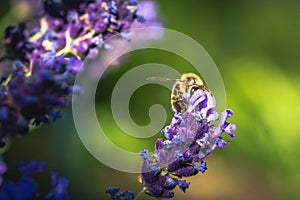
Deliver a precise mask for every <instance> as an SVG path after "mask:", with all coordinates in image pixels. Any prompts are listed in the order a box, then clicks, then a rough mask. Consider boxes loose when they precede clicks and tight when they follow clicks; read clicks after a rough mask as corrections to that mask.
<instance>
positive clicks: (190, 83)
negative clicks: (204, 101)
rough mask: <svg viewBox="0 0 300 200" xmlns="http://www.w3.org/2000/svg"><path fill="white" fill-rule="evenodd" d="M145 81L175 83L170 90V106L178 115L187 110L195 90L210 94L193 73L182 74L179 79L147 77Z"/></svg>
mask: <svg viewBox="0 0 300 200" xmlns="http://www.w3.org/2000/svg"><path fill="white" fill-rule="evenodd" d="M147 80H157V81H176V82H175V84H174V85H173V89H172V94H171V105H172V108H175V109H176V110H177V112H179V113H183V112H185V111H186V110H187V109H188V106H189V103H188V100H189V98H190V97H191V96H192V95H193V94H194V92H195V91H196V90H199V89H201V90H206V91H208V92H209V93H210V90H209V89H207V87H206V86H205V85H204V83H203V81H202V79H201V78H200V77H199V76H198V75H196V74H194V73H186V74H182V76H181V77H180V79H172V78H163V77H149V78H147Z"/></svg>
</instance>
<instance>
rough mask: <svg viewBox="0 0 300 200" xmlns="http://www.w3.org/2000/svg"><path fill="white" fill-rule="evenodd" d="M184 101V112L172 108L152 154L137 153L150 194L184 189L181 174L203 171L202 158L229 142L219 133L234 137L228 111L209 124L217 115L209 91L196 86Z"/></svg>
mask: <svg viewBox="0 0 300 200" xmlns="http://www.w3.org/2000/svg"><path fill="white" fill-rule="evenodd" d="M186 100H187V102H189V107H188V109H187V111H186V112H184V113H177V111H176V110H175V109H174V110H173V112H174V117H173V119H172V121H171V124H170V125H169V126H167V127H166V128H164V129H163V130H162V133H163V134H164V136H165V139H158V140H157V141H156V145H155V150H156V152H155V154H153V155H151V156H148V151H147V150H143V151H142V152H141V154H140V155H141V156H142V158H143V164H142V169H141V171H142V173H141V176H142V183H143V186H144V187H145V188H146V193H147V194H149V195H151V196H155V197H159V198H172V197H173V196H174V192H173V189H174V188H175V187H176V186H178V187H179V188H180V189H181V190H182V191H183V192H185V191H186V189H187V188H188V187H189V185H190V183H189V182H186V181H185V180H182V177H188V176H194V175H196V174H198V172H199V171H200V172H201V173H204V172H205V171H206V170H207V163H206V162H205V161H204V159H205V158H206V157H207V156H208V155H209V154H210V153H211V152H213V151H214V150H215V149H216V147H220V148H224V147H225V146H226V145H227V144H229V143H228V142H225V141H224V140H223V139H222V137H221V135H222V133H226V134H228V135H229V136H230V137H232V138H234V137H235V135H234V133H233V131H234V130H235V129H236V126H235V125H234V124H230V123H229V122H227V119H228V118H229V117H231V116H232V114H233V112H232V111H231V110H225V111H224V112H223V113H222V114H221V118H220V120H219V125H218V126H215V125H214V124H212V122H214V121H217V120H218V116H219V115H218V113H217V112H216V111H215V110H214V107H215V105H216V101H215V98H214V97H213V95H212V94H211V93H210V92H208V91H205V90H201V89H199V90H197V91H195V92H194V94H193V95H192V96H191V97H190V98H189V97H187V99H186Z"/></svg>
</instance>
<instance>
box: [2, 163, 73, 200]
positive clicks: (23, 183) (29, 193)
mask: <svg viewBox="0 0 300 200" xmlns="http://www.w3.org/2000/svg"><path fill="white" fill-rule="evenodd" d="M0 169H1V171H0V174H1V181H0V199H1V200H26V199H31V200H40V199H51V200H68V199H70V195H69V194H68V186H69V181H68V179H67V178H65V177H59V176H58V173H57V172H56V171H52V175H51V180H52V190H51V191H50V192H49V193H47V194H41V193H39V192H38V183H36V182H35V180H34V179H33V176H34V175H35V174H36V173H37V172H44V171H45V169H46V164H45V163H44V162H38V161H35V160H33V161H30V162H28V163H27V164H25V163H21V164H20V165H19V167H18V170H19V171H20V172H21V173H22V177H21V178H20V179H19V180H18V181H17V182H14V181H11V180H6V179H3V178H2V174H3V173H4V172H5V171H6V165H5V163H4V162H3V161H2V160H1V161H0ZM2 169H4V170H2Z"/></svg>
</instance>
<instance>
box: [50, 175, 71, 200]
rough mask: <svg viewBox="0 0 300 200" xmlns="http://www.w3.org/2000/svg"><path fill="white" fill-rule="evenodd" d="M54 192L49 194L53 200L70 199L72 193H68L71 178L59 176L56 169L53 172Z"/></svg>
mask: <svg viewBox="0 0 300 200" xmlns="http://www.w3.org/2000/svg"><path fill="white" fill-rule="evenodd" d="M51 179H52V187H53V189H52V192H51V193H50V194H49V195H48V197H51V198H52V199H53V200H68V199H70V195H69V194H68V187H69V180H68V179H67V178H66V177H59V176H58V173H57V172H56V171H53V172H52V175H51Z"/></svg>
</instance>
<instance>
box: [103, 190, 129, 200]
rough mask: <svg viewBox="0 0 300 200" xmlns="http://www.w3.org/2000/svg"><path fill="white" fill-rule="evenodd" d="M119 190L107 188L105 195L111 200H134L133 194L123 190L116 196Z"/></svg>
mask: <svg viewBox="0 0 300 200" xmlns="http://www.w3.org/2000/svg"><path fill="white" fill-rule="evenodd" d="M119 190H120V188H116V187H114V188H108V189H107V190H106V194H109V195H110V197H111V199H112V200H122V199H123V200H130V199H134V194H133V192H130V191H128V190H125V191H124V192H120V194H118V192H119Z"/></svg>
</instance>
